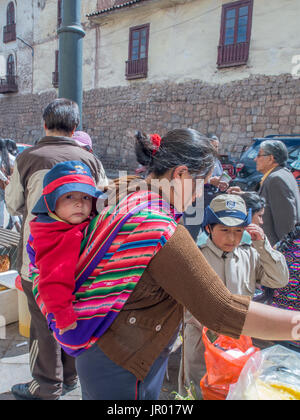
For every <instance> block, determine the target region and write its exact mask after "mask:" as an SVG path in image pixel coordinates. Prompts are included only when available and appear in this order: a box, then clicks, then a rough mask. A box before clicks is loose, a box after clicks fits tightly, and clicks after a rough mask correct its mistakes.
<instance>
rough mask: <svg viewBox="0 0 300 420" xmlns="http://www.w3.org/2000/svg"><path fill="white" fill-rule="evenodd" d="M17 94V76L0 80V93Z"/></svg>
mask: <svg viewBox="0 0 300 420" xmlns="http://www.w3.org/2000/svg"><path fill="white" fill-rule="evenodd" d="M15 92H18V83H17V76H6V77H4V78H2V79H0V93H15Z"/></svg>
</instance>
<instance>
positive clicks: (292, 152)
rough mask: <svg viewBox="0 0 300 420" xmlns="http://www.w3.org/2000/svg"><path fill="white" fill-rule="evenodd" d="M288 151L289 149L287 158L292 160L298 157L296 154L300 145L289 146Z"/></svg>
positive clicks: (299, 151) (299, 150)
mask: <svg viewBox="0 0 300 420" xmlns="http://www.w3.org/2000/svg"><path fill="white" fill-rule="evenodd" d="M288 151H289V158H290V159H292V160H295V159H297V158H298V155H299V153H300V146H298V147H294V146H290V147H288Z"/></svg>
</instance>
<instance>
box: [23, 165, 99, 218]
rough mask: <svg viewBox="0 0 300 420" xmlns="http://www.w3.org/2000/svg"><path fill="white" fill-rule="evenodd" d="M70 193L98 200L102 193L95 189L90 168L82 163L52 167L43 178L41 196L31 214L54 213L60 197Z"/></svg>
mask: <svg viewBox="0 0 300 420" xmlns="http://www.w3.org/2000/svg"><path fill="white" fill-rule="evenodd" d="M71 191H79V192H83V193H86V194H88V195H90V196H92V197H95V198H98V197H100V196H101V195H102V194H103V193H102V191H100V190H97V189H96V186H95V182H94V179H93V177H92V174H91V171H90V168H89V167H88V166H87V165H85V164H84V163H82V162H79V161H76V160H72V161H67V162H61V163H58V164H56V165H55V166H53V168H52V169H50V171H49V172H47V174H46V175H45V177H44V180H43V195H42V196H41V197H40V199H39V200H38V202H37V203H36V205H35V206H34V207H33V209H32V211H31V212H32V213H33V214H40V213H49V212H54V211H55V206H56V201H57V200H58V198H59V197H60V196H62V195H63V194H66V193H68V192H71Z"/></svg>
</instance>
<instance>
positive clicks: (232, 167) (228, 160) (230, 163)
mask: <svg viewBox="0 0 300 420" xmlns="http://www.w3.org/2000/svg"><path fill="white" fill-rule="evenodd" d="M219 160H220V162H221V164H222V168H223V169H224V171H226V172H227V173H228V174H229V175H230V176H231V178H232V179H234V178H235V177H236V173H237V172H236V162H235V160H234V159H232V157H231V156H230V155H220V156H219Z"/></svg>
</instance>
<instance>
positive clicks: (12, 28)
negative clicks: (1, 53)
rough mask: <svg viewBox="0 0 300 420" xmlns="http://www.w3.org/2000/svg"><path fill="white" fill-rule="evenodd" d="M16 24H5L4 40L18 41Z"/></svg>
mask: <svg viewBox="0 0 300 420" xmlns="http://www.w3.org/2000/svg"><path fill="white" fill-rule="evenodd" d="M16 39H17V35H16V24H15V23H10V24H9V25H6V26H4V28H3V42H4V43H6V42H11V41H16Z"/></svg>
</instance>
